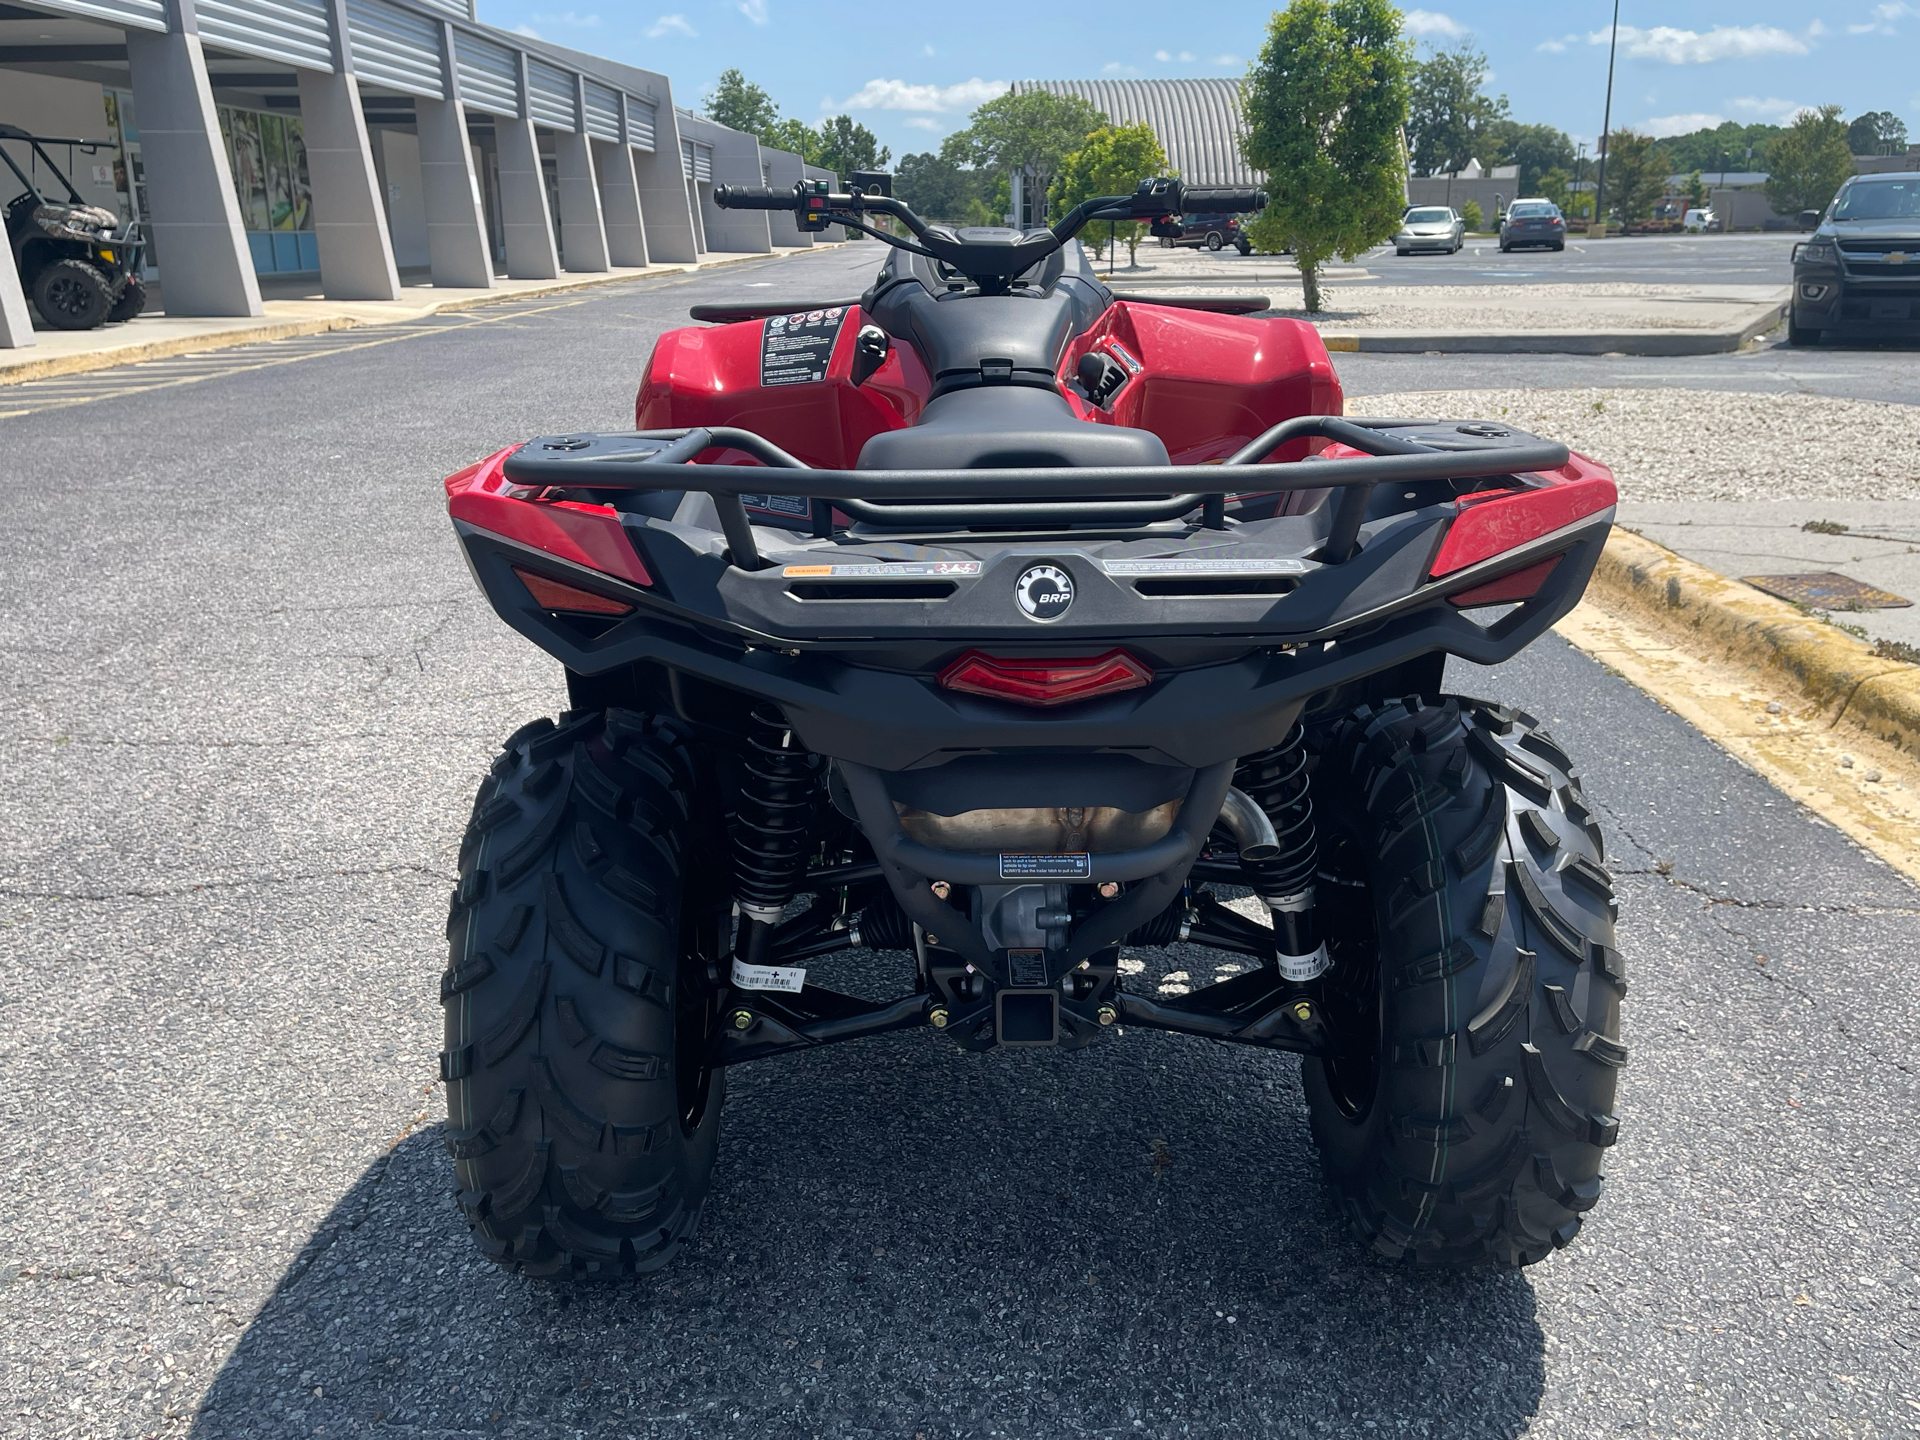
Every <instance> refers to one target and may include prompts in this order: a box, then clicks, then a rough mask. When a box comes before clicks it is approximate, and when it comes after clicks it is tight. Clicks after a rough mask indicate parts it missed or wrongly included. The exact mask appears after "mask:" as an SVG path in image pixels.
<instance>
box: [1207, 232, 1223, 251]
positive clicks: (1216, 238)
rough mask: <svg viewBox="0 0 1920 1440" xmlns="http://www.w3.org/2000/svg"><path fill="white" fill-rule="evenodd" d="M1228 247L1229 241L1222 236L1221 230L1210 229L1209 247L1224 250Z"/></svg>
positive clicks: (1208, 236) (1208, 235)
mask: <svg viewBox="0 0 1920 1440" xmlns="http://www.w3.org/2000/svg"><path fill="white" fill-rule="evenodd" d="M1226 248H1227V242H1226V241H1225V240H1224V239H1222V238H1221V235H1220V232H1219V231H1218V230H1209V231H1208V232H1207V249H1209V250H1224V249H1226Z"/></svg>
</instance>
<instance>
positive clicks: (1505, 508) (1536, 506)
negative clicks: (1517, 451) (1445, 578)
mask: <svg viewBox="0 0 1920 1440" xmlns="http://www.w3.org/2000/svg"><path fill="white" fill-rule="evenodd" d="M1619 498H1620V496H1619V492H1618V491H1617V490H1615V489H1614V485H1613V481H1611V480H1602V479H1597V478H1596V479H1588V480H1569V481H1567V482H1565V483H1564V484H1559V485H1545V486H1542V487H1541V488H1540V489H1538V490H1487V491H1482V492H1480V493H1479V494H1475V495H1462V496H1461V497H1460V500H1459V506H1460V514H1459V516H1458V517H1457V518H1456V519H1455V520H1454V522H1453V524H1452V526H1451V527H1449V529H1448V530H1447V538H1446V539H1445V540H1444V541H1442V542H1441V545H1440V553H1439V554H1438V555H1437V556H1435V557H1434V561H1433V569H1432V571H1431V572H1430V573H1431V574H1432V576H1433V578H1434V579H1436V580H1437V579H1439V578H1440V577H1441V576H1442V575H1451V574H1452V573H1453V572H1454V571H1455V570H1464V569H1466V568H1467V566H1469V565H1477V564H1479V563H1480V562H1481V561H1482V560H1490V559H1492V558H1493V557H1494V556H1495V555H1503V554H1505V553H1506V552H1507V551H1509V550H1513V549H1516V548H1518V547H1519V546H1521V545H1525V544H1526V543H1527V542H1528V541H1529V540H1538V539H1539V538H1540V537H1541V536H1542V535H1550V534H1552V533H1553V532H1554V531H1555V530H1559V529H1562V528H1563V527H1565V526H1568V525H1571V524H1573V523H1574V522H1575V521H1577V520H1584V519H1586V518H1587V516H1589V515H1597V514H1599V513H1600V512H1601V511H1602V510H1606V509H1609V508H1611V507H1612V505H1613V504H1614V502H1615V501H1616V500H1618V499H1619Z"/></svg>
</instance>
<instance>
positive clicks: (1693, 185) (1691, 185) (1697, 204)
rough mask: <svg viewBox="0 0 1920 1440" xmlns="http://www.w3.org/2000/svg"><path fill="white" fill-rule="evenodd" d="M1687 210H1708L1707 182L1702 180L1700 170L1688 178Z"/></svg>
mask: <svg viewBox="0 0 1920 1440" xmlns="http://www.w3.org/2000/svg"><path fill="white" fill-rule="evenodd" d="M1687 208H1688V209H1689V210H1704V209H1706V208H1707V182H1706V181H1704V180H1702V179H1701V178H1700V172H1699V171H1698V170H1696V171H1694V172H1693V173H1692V174H1691V175H1689V176H1688V177H1687Z"/></svg>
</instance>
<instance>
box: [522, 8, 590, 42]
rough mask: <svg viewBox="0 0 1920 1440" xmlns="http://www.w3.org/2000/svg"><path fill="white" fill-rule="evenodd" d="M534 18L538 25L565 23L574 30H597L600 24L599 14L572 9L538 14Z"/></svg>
mask: <svg viewBox="0 0 1920 1440" xmlns="http://www.w3.org/2000/svg"><path fill="white" fill-rule="evenodd" d="M533 20H534V23H535V24H536V25H565V26H567V27H568V28H569V29H573V30H595V29H598V28H599V26H600V17H599V16H598V15H580V14H576V13H575V12H574V11H572V10H563V11H561V12H560V13H559V14H558V15H536V16H534V17H533ZM534 38H535V39H538V38H539V37H538V36H535V37H534Z"/></svg>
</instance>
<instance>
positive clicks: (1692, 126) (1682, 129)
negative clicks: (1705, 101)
mask: <svg viewBox="0 0 1920 1440" xmlns="http://www.w3.org/2000/svg"><path fill="white" fill-rule="evenodd" d="M1726 118H1727V117H1726V116H1724V115H1710V114H1707V113H1706V112H1705V111H1701V110H1692V111H1688V112H1687V113H1686V114H1684V115H1656V116H1654V117H1653V119H1651V120H1643V121H1641V122H1640V124H1641V128H1642V129H1644V130H1645V131H1646V132H1647V133H1648V134H1649V135H1651V136H1653V138H1654V139H1656V140H1664V139H1666V138H1667V137H1668V136H1669V135H1691V134H1692V133H1693V132H1694V131H1696V130H1710V129H1712V128H1713V127H1714V126H1716V125H1719V124H1722V123H1723V122H1724V121H1725V120H1726Z"/></svg>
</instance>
